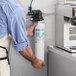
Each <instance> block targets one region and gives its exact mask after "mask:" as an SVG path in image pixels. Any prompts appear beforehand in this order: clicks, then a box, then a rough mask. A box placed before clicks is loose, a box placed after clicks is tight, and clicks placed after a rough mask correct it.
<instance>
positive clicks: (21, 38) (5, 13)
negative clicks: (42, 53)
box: [0, 0, 45, 76]
mask: <svg viewBox="0 0 76 76" xmlns="http://www.w3.org/2000/svg"><path fill="white" fill-rule="evenodd" d="M25 24H26V22H25V13H24V11H23V9H22V8H21V6H20V5H19V4H18V3H17V1H15V0H0V46H2V47H3V48H2V47H0V76H10V70H9V65H8V61H7V59H6V51H5V48H8V46H9V39H8V38H9V37H8V34H10V35H11V36H12V39H13V41H14V47H15V48H16V50H17V51H19V53H20V54H21V55H22V56H23V57H25V58H26V59H28V60H29V61H30V62H31V63H32V66H33V67H35V68H42V67H43V66H44V65H45V64H44V62H43V61H42V60H40V59H37V58H36V57H35V56H34V54H33V52H32V49H31V47H30V43H29V40H28V38H27V35H28V36H33V35H34V29H35V27H36V26H37V24H35V25H33V26H31V27H29V28H28V29H27V30H26V29H25V28H26V27H25ZM26 31H27V33H26ZM10 38H11V37H10Z"/></svg>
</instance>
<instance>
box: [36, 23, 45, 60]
mask: <svg viewBox="0 0 76 76" xmlns="http://www.w3.org/2000/svg"><path fill="white" fill-rule="evenodd" d="M44 30H45V24H44V23H43V22H38V25H37V27H36V28H35V56H36V57H37V58H39V59H41V60H43V61H44Z"/></svg>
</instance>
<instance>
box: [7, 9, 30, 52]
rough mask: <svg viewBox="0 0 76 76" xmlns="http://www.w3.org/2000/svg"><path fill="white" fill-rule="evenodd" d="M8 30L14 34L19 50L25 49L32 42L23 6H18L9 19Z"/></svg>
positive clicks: (16, 46) (15, 45)
mask: <svg viewBox="0 0 76 76" xmlns="http://www.w3.org/2000/svg"><path fill="white" fill-rule="evenodd" d="M8 30H9V33H10V34H11V35H12V38H13V41H14V47H15V48H16V50H17V51H24V50H25V49H26V48H27V47H28V46H29V45H30V42H29V40H28V38H27V33H26V21H25V13H24V11H23V10H22V9H21V8H17V9H16V10H15V11H14V12H13V13H12V14H11V15H10V17H9V19H8Z"/></svg>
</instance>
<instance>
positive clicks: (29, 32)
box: [26, 24, 37, 36]
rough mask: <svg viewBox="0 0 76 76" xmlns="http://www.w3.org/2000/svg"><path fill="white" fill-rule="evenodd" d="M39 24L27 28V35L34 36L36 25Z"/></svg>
mask: <svg viewBox="0 0 76 76" xmlns="http://www.w3.org/2000/svg"><path fill="white" fill-rule="evenodd" d="M36 26H37V24H34V25H32V26H31V27H29V28H27V30H26V31H27V35H28V36H33V35H34V33H35V32H34V31H35V27H36Z"/></svg>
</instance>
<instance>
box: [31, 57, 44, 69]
mask: <svg viewBox="0 0 76 76" xmlns="http://www.w3.org/2000/svg"><path fill="white" fill-rule="evenodd" d="M32 66H33V67H34V68H37V69H40V68H42V67H43V66H45V63H44V62H43V61H42V60H40V59H37V58H36V59H35V60H33V62H32Z"/></svg>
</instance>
